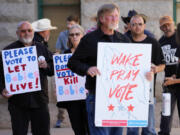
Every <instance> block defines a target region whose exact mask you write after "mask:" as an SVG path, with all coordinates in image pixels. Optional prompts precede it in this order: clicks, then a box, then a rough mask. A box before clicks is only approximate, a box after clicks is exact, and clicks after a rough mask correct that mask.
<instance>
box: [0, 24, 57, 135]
mask: <svg viewBox="0 0 180 135" xmlns="http://www.w3.org/2000/svg"><path fill="white" fill-rule="evenodd" d="M16 34H17V37H18V40H17V41H15V42H13V43H11V44H10V45H8V46H6V47H5V48H4V50H9V49H16V48H24V47H29V46H36V49H37V56H38V57H39V56H43V57H44V58H45V60H40V61H39V62H38V65H39V74H40V79H41V80H40V83H41V90H40V91H36V92H30V93H23V94H16V95H9V93H8V91H7V90H6V88H5V80H4V77H3V76H4V72H3V63H2V59H0V77H1V80H0V86H1V87H0V93H1V94H2V96H3V97H5V98H7V99H8V110H9V112H10V116H11V123H12V131H13V135H27V132H28V125H29V122H31V131H32V134H33V135H50V116H49V109H48V94H47V88H46V85H45V84H46V83H47V76H51V75H53V74H54V71H53V61H52V58H51V57H50V55H49V54H48V50H47V48H46V47H45V46H43V45H42V44H40V43H36V42H33V37H34V31H33V28H32V25H31V24H30V23H29V22H28V21H23V22H20V23H19V24H18V27H17V31H16Z"/></svg>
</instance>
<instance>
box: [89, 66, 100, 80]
mask: <svg viewBox="0 0 180 135" xmlns="http://www.w3.org/2000/svg"><path fill="white" fill-rule="evenodd" d="M87 74H88V75H90V76H91V77H94V76H96V75H101V73H100V71H99V70H98V69H97V67H96V66H93V67H90V68H89V69H88V71H87Z"/></svg>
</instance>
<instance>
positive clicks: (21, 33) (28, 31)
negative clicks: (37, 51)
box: [16, 23, 34, 44]
mask: <svg viewBox="0 0 180 135" xmlns="http://www.w3.org/2000/svg"><path fill="white" fill-rule="evenodd" d="M16 34H17V36H18V39H19V40H20V41H21V42H22V43H24V44H30V43H31V42H32V40H33V37H34V31H33V29H32V26H31V24H30V23H23V24H22V25H21V26H20V27H19V29H18V30H17V32H16Z"/></svg>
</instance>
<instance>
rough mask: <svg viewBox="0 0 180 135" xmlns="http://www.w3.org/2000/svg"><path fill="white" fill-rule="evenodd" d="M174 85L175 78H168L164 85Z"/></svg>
mask: <svg viewBox="0 0 180 135" xmlns="http://www.w3.org/2000/svg"><path fill="white" fill-rule="evenodd" d="M172 84H174V77H166V78H165V82H164V83H163V85H164V86H168V85H172Z"/></svg>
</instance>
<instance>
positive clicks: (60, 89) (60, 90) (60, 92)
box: [58, 86, 64, 95]
mask: <svg viewBox="0 0 180 135" xmlns="http://www.w3.org/2000/svg"><path fill="white" fill-rule="evenodd" d="M58 93H59V95H63V94H64V91H63V86H59V87H58Z"/></svg>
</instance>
